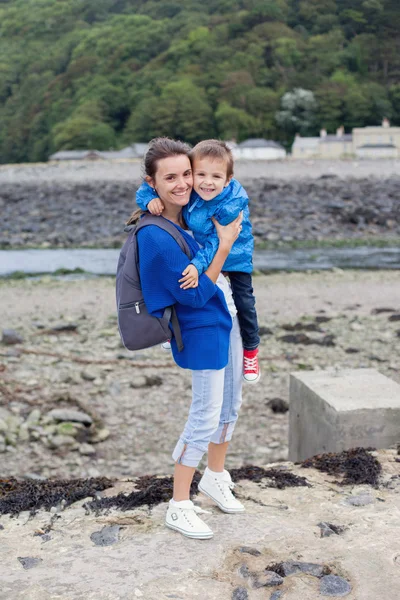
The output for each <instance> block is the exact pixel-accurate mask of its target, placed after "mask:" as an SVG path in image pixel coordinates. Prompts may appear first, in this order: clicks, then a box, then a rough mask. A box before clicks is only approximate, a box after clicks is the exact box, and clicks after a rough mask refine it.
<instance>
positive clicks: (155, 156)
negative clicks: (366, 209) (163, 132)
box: [144, 137, 191, 179]
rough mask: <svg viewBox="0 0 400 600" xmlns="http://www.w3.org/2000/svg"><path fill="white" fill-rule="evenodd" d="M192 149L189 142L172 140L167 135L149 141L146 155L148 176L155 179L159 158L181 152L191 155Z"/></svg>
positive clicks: (177, 154) (145, 162)
mask: <svg viewBox="0 0 400 600" xmlns="http://www.w3.org/2000/svg"><path fill="white" fill-rule="evenodd" d="M190 151H191V148H190V146H189V144H185V142H180V141H179V140H171V139H170V138H167V137H158V138H154V139H153V140H151V142H150V143H149V148H148V150H147V152H146V155H145V157H144V172H145V174H146V175H147V176H148V177H151V178H152V179H154V177H155V174H156V173H157V167H158V161H159V160H162V159H163V158H169V157H170V156H179V155H181V154H185V155H186V156H189V154H190Z"/></svg>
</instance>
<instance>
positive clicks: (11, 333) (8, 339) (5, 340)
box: [1, 329, 24, 346]
mask: <svg viewBox="0 0 400 600" xmlns="http://www.w3.org/2000/svg"><path fill="white" fill-rule="evenodd" d="M23 341H24V338H23V337H22V336H21V335H20V334H19V333H18V332H17V331H15V329H3V335H2V338H1V343H2V344H4V345H5V346H12V345H13V344H22V342H23Z"/></svg>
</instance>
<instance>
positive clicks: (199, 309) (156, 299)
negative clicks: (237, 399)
mask: <svg viewBox="0 0 400 600" xmlns="http://www.w3.org/2000/svg"><path fill="white" fill-rule="evenodd" d="M176 227H177V229H178V230H179V231H180V232H181V234H182V235H183V236H184V238H185V240H186V242H187V244H188V245H189V248H190V249H191V251H192V254H193V255H194V254H196V252H197V251H198V250H199V245H198V244H197V242H196V241H195V240H194V239H193V238H192V237H191V236H190V235H189V234H187V233H186V232H185V231H184V230H183V229H181V228H180V227H178V226H176ZM137 240H138V248H139V268H140V279H141V284H142V290H143V297H144V301H145V303H146V307H147V310H148V311H149V313H150V314H151V315H153V316H154V317H161V316H162V313H163V311H164V309H165V307H167V306H171V305H172V304H175V308H176V312H177V315H178V319H179V324H180V327H181V331H182V340H183V344H184V349H183V350H182V351H181V352H178V349H177V346H176V342H175V340H174V338H172V340H171V346H172V353H173V356H174V359H175V362H176V363H177V364H178V365H179V366H180V367H182V368H184V369H192V370H202V369H223V368H224V367H225V366H226V365H227V363H228V353H229V334H230V331H231V328H232V317H231V316H230V314H229V311H228V308H227V305H226V301H225V297H224V294H223V292H222V291H221V290H220V289H219V287H218V286H217V285H215V284H214V283H213V282H212V281H211V279H210V278H209V277H208V276H207V275H206V274H205V273H203V275H201V276H200V277H199V285H198V287H197V288H190V289H187V290H183V289H181V288H180V285H181V284H180V283H179V279H181V278H182V272H183V271H184V270H185V269H186V267H187V266H188V264H189V259H188V257H187V256H186V255H185V254H184V253H183V252H182V250H181V249H180V247H179V246H178V244H177V242H176V241H175V240H174V238H173V237H172V236H171V235H169V233H168V232H166V231H164V230H163V229H160V228H159V227H157V226H156V225H148V226H147V227H143V229H141V230H140V231H138V234H137Z"/></svg>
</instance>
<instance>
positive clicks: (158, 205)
mask: <svg viewBox="0 0 400 600" xmlns="http://www.w3.org/2000/svg"><path fill="white" fill-rule="evenodd" d="M147 210H148V211H149V212H150V213H151V214H152V215H156V216H157V217H159V216H160V215H161V213H162V211H163V210H164V204H163V203H162V202H161V200H160V198H153V200H150V202H149V203H148V205H147Z"/></svg>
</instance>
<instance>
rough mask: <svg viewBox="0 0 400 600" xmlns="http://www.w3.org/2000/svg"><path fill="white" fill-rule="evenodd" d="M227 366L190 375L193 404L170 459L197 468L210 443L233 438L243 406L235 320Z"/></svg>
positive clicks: (238, 341)
mask: <svg viewBox="0 0 400 600" xmlns="http://www.w3.org/2000/svg"><path fill="white" fill-rule="evenodd" d="M232 322H233V323H232V331H231V334H230V343H229V362H228V364H227V366H226V367H225V368H224V369H220V370H218V371H217V370H211V369H207V370H204V371H192V393H193V398H192V404H191V406H190V411H189V417H188V420H187V421H186V424H185V428H184V430H183V433H182V435H181V436H180V438H179V440H178V443H177V444H176V446H175V449H174V451H173V454H172V458H173V459H174V461H176V462H177V463H179V464H182V465H186V466H187V467H197V465H198V464H199V462H200V460H201V459H202V457H203V455H204V453H205V452H207V448H208V444H209V442H213V443H214V444H222V443H223V442H228V441H230V440H231V438H232V434H233V430H234V429H235V424H236V421H237V418H238V413H239V408H240V405H241V403H242V369H243V344H242V338H241V336H240V328H239V322H238V319H237V317H236V316H235V317H233V319H232Z"/></svg>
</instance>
